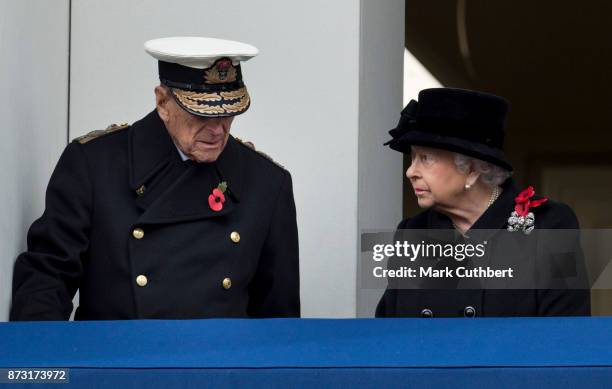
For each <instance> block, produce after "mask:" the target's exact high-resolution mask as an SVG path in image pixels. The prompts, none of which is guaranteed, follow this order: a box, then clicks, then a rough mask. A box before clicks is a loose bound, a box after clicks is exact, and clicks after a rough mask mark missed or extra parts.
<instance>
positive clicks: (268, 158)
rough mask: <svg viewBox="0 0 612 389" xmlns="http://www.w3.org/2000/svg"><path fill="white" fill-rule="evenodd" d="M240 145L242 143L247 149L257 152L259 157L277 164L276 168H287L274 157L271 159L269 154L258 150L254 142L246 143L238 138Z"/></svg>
mask: <svg viewBox="0 0 612 389" xmlns="http://www.w3.org/2000/svg"><path fill="white" fill-rule="evenodd" d="M234 138H235V139H236V140H237V141H238V142H239V143H241V144H242V145H244V146H245V147H248V148H249V149H251V150H253V151H256V152H257V153H258V154H259V155H261V156H262V157H264V158H265V159H267V160H268V161H270V162H272V163H273V164H275V165H276V166H278V167H280V168H281V169H285V167H284V166H283V165H281V164H280V163H278V162H276V161H275V160H274V159H272V157H270V156H269V155H268V154H266V153H264V152H263V151H260V150H257V149H256V148H255V145H254V144H253V142H249V141H244V140H242V139H240V138H236V137H234Z"/></svg>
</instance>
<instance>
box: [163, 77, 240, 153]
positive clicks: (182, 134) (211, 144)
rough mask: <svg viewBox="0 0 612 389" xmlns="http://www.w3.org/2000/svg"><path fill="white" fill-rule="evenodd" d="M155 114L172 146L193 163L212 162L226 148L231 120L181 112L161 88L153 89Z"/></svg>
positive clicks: (168, 94) (167, 93) (167, 91)
mask: <svg viewBox="0 0 612 389" xmlns="http://www.w3.org/2000/svg"><path fill="white" fill-rule="evenodd" d="M155 96H156V101H157V112H158V114H159V117H160V118H161V119H162V120H163V122H164V124H165V125H166V129H167V130H168V133H169V134H170V137H171V138H172V140H173V141H174V144H176V146H177V147H178V148H179V149H180V150H181V151H182V152H183V153H184V154H185V155H187V156H188V157H189V159H191V160H193V161H196V162H214V161H216V160H217V158H219V155H220V154H221V152H222V151H223V149H224V148H225V145H226V144H227V139H228V138H229V133H230V128H231V125H232V121H233V120H234V117H233V116H230V117H218V118H204V117H200V116H196V115H192V114H190V113H188V112H187V111H185V110H184V109H182V108H181V107H180V106H179V105H178V104H177V103H176V101H174V98H173V97H172V95H171V92H170V91H169V90H168V89H166V88H165V87H163V86H157V87H156V88H155Z"/></svg>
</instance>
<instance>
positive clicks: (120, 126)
mask: <svg viewBox="0 0 612 389" xmlns="http://www.w3.org/2000/svg"><path fill="white" fill-rule="evenodd" d="M126 127H129V124H127V123H120V124H116V123H115V124H111V125H110V126H108V127H106V128H105V129H104V130H95V131H91V132H89V133H87V134H85V135H82V136H79V137H78V138H76V139H75V140H76V141H77V142H79V143H80V144H85V143H87V142H89V141H91V140H93V139H96V138H99V137H101V136H102V135H106V134H110V133H113V132H115V131H119V130H123V129H124V128H126Z"/></svg>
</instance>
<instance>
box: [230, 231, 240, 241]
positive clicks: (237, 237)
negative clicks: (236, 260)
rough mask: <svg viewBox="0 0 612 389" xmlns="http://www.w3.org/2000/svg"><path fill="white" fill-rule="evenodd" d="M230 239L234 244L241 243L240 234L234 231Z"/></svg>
mask: <svg viewBox="0 0 612 389" xmlns="http://www.w3.org/2000/svg"><path fill="white" fill-rule="evenodd" d="M230 239H231V240H232V242H234V243H238V242H240V234H239V233H237V232H236V231H234V232H232V233H231V234H230Z"/></svg>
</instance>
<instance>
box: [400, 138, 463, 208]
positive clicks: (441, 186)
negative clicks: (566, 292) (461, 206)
mask: <svg viewBox="0 0 612 389" xmlns="http://www.w3.org/2000/svg"><path fill="white" fill-rule="evenodd" d="M411 150H412V152H411V160H412V162H411V164H410V167H409V168H408V170H406V177H408V179H409V180H410V183H411V184H412V188H413V189H414V194H415V195H416V197H417V200H418V203H419V207H421V208H431V207H433V206H436V207H442V208H449V207H454V206H455V204H456V203H457V202H458V200H459V199H460V197H461V195H462V194H463V193H464V191H465V185H466V178H467V176H466V175H465V174H463V173H461V172H460V171H459V169H457V166H456V165H455V154H454V153H452V152H450V151H445V150H440V149H432V148H429V147H421V146H412V147H411Z"/></svg>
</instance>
